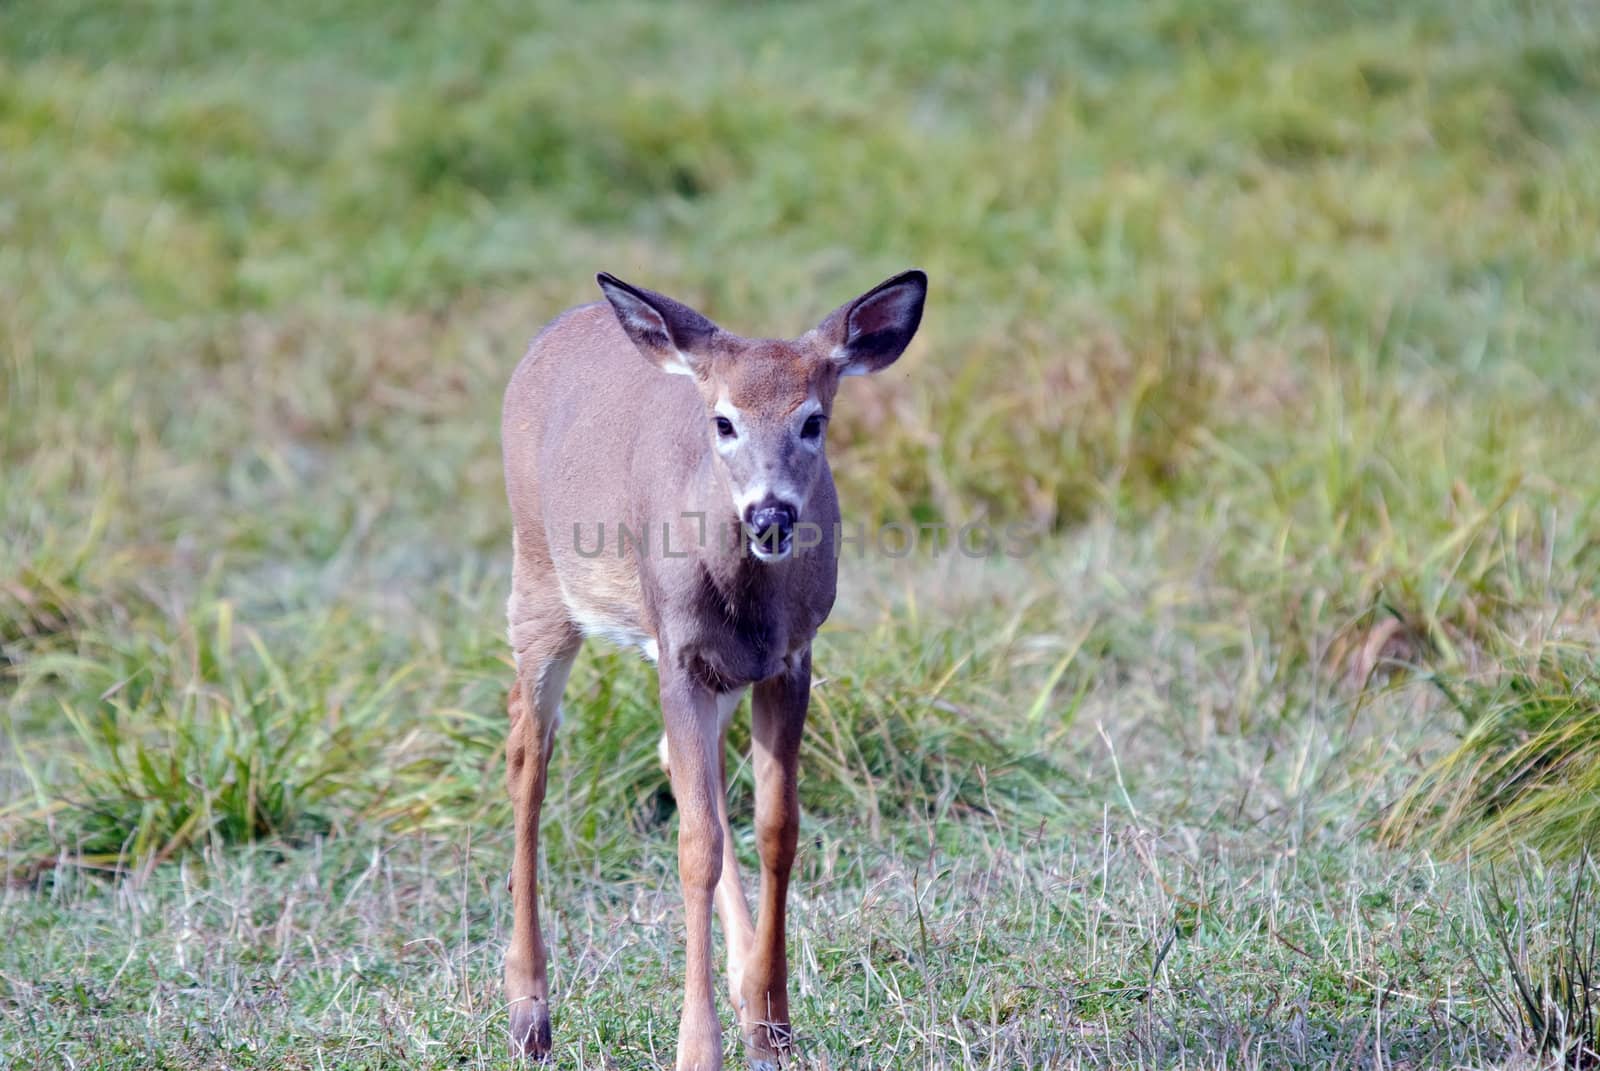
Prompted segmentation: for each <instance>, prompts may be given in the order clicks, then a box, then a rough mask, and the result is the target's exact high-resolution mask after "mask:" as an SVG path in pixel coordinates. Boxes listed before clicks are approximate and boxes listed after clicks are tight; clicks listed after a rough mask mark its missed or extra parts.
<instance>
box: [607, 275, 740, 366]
mask: <svg viewBox="0 0 1600 1071" xmlns="http://www.w3.org/2000/svg"><path fill="white" fill-rule="evenodd" d="M595 282H597V283H599V284H600V291H601V292H602V293H603V294H605V296H606V300H607V301H609V302H611V308H612V311H614V312H615V313H616V314H617V322H618V323H619V324H621V325H622V330H623V331H625V332H627V335H628V337H629V338H630V339H632V340H633V344H634V345H635V346H637V347H639V352H640V353H642V354H644V356H645V358H646V359H647V360H649V361H650V362H651V363H652V364H654V365H655V366H656V367H657V368H659V369H661V370H662V371H663V372H671V373H672V374H674V375H682V376H693V375H699V374H700V372H701V371H702V370H703V369H704V367H705V363H706V361H707V359H708V358H709V356H710V343H711V339H712V337H713V336H714V335H716V333H717V325H716V324H714V323H712V322H711V321H710V320H708V319H706V318H705V317H704V316H701V315H700V314H699V313H698V312H695V311H694V310H693V309H691V308H690V307H689V306H687V305H685V304H683V303H682V302H679V301H673V300H672V299H671V298H669V297H667V296H666V295H664V294H658V293H656V292H655V291H653V290H646V289H644V288H643V287H640V286H630V285H629V284H627V283H625V282H623V281H622V280H621V279H618V278H617V277H616V276H615V275H612V274H610V273H609V272H601V273H600V274H599V275H596V276H595Z"/></svg>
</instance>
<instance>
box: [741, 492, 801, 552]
mask: <svg viewBox="0 0 1600 1071" xmlns="http://www.w3.org/2000/svg"><path fill="white" fill-rule="evenodd" d="M794 522H795V510H794V507H793V506H791V505H789V504H788V503H787V502H780V501H779V500H777V499H775V498H768V499H765V500H763V501H761V502H758V503H754V504H752V505H751V506H750V507H749V508H748V509H746V510H745V511H744V523H745V526H746V527H747V528H749V529H750V531H751V532H752V533H754V535H755V537H756V539H757V541H764V540H771V539H775V540H776V542H777V544H779V545H782V544H785V543H787V542H788V541H789V536H790V535H791V534H792V533H793V532H794Z"/></svg>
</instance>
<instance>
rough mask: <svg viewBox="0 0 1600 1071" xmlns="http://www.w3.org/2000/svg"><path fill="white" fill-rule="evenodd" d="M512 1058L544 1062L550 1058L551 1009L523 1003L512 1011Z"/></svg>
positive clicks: (544, 1005)
mask: <svg viewBox="0 0 1600 1071" xmlns="http://www.w3.org/2000/svg"><path fill="white" fill-rule="evenodd" d="M511 1058H512V1059H513V1060H517V1059H522V1060H532V1061H538V1062H542V1061H544V1060H548V1059H549V1058H550V1008H549V1006H548V1005H546V1004H545V1003H544V1002H543V1001H537V1002H536V1001H532V1000H528V1001H522V1002H519V1003H518V1004H516V1005H514V1006H513V1007H512V1009H511Z"/></svg>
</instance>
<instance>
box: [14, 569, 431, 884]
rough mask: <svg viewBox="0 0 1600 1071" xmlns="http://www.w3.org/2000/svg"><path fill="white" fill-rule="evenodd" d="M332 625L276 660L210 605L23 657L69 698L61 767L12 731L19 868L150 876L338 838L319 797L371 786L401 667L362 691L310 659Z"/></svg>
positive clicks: (352, 797)
mask: <svg viewBox="0 0 1600 1071" xmlns="http://www.w3.org/2000/svg"><path fill="white" fill-rule="evenodd" d="M340 627H341V622H339V621H338V619H337V618H330V619H328V620H325V621H323V622H319V623H316V624H315V625H313V626H312V627H311V629H310V630H309V631H308V633H307V634H305V635H302V636H301V637H299V641H300V642H299V643H283V644H282V645H281V647H280V654H279V655H274V653H273V651H272V649H271V648H270V647H269V646H268V644H267V642H266V641H265V640H264V638H263V637H262V636H261V635H260V634H259V633H258V632H256V631H255V630H253V629H250V628H248V627H247V628H244V629H241V630H239V632H240V634H239V635H236V634H235V613H234V606H233V604H232V603H231V602H229V601H227V600H216V601H212V602H209V603H207V604H204V605H202V606H200V607H196V608H193V609H192V610H191V611H190V612H189V614H188V615H187V616H186V617H185V619H184V621H183V623H182V625H181V626H180V627H179V629H178V630H177V631H175V632H168V633H165V634H161V633H148V632H141V633H140V634H137V635H135V636H130V637H127V638H126V639H125V640H123V641H122V642H112V641H108V640H106V639H104V638H103V637H92V638H90V639H88V640H86V641H85V642H84V643H83V644H82V646H81V647H80V650H79V651H78V652H77V653H76V654H73V655H71V656H68V655H56V656H46V657H43V658H38V659H34V660H31V668H32V672H33V674H35V675H36V679H37V678H43V680H44V681H45V682H48V679H49V678H50V677H57V678H58V679H60V678H68V677H76V678H78V679H77V684H78V687H77V688H76V689H74V691H73V692H72V693H68V694H65V695H62V696H61V697H60V699H59V706H58V714H59V717H60V720H61V722H62V723H63V725H64V726H65V727H66V728H67V729H68V730H69V740H70V743H69V744H68V745H67V746H66V747H65V750H64V752H63V754H64V755H65V756H66V760H67V761H66V763H65V769H60V768H57V767H58V766H59V764H58V763H56V762H54V761H52V759H53V758H54V756H53V755H52V754H49V753H46V752H44V751H42V750H41V749H39V748H38V747H34V746H30V745H29V743H28V741H27V740H25V739H23V738H20V737H19V736H17V734H16V730H15V728H13V731H12V741H11V743H12V745H13V747H14V748H15V750H16V753H17V755H18V758H19V759H20V761H21V763H22V765H23V769H24V770H25V772H26V773H27V776H28V782H29V789H30V797H31V798H25V799H23V800H21V801H19V802H18V803H17V804H14V805H12V806H11V807H8V808H7V809H6V810H7V812H8V813H7V815H6V817H8V818H9V819H11V823H10V824H12V825H13V827H14V828H15V827H20V832H19V833H18V834H17V837H18V840H19V841H20V844H19V845H18V846H17V851H16V853H15V857H14V862H15V863H16V864H17V865H19V866H20V869H22V870H23V871H27V870H29V869H30V868H38V867H41V866H48V865H52V864H53V863H54V861H56V860H58V859H60V858H63V857H69V858H71V859H73V860H75V861H77V862H78V863H79V864H80V865H88V866H95V867H101V868H104V869H107V870H110V871H118V870H122V869H125V868H133V867H136V868H139V869H141V870H144V871H148V869H149V868H150V867H153V866H155V865H157V864H159V863H161V862H163V861H165V860H167V859H169V858H171V857H173V855H174V854H175V853H177V852H179V851H182V850H185V849H188V848H191V847H193V846H197V845H229V844H245V843H250V842H253V841H257V840H264V839H272V840H278V841H282V842H284V843H288V844H294V843H297V842H301V841H304V840H305V839H306V838H308V837H310V836H312V835H314V834H324V833H327V832H329V831H330V830H332V829H333V828H335V823H336V818H335V813H334V812H330V811H328V810H325V809H324V805H325V804H326V803H327V802H328V801H330V800H340V801H341V802H342V803H343V804H346V805H348V804H350V803H355V802H357V801H358V800H360V799H362V798H366V799H368V800H372V799H374V798H375V793H376V792H378V791H379V790H378V787H377V786H375V785H374V784H373V783H372V781H371V779H370V776H369V774H370V772H371V770H372V767H373V765H374V764H375V762H376V759H377V756H378V755H379V753H380V752H381V751H382V748H383V745H384V743H385V736H386V730H387V728H388V726H387V717H388V714H389V713H390V710H391V707H390V704H391V701H392V699H393V696H394V692H395V690H396V688H397V687H398V686H399V684H400V682H401V681H403V679H404V678H405V675H406V672H407V670H406V668H405V667H404V666H401V667H399V668H396V669H394V670H393V671H392V672H389V673H387V674H380V675H376V676H374V677H373V678H371V679H370V680H369V679H363V680H361V681H360V683H359V684H357V682H356V681H352V680H350V679H348V678H346V679H341V678H339V677H338V676H336V675H331V674H330V673H329V670H328V667H327V665H326V664H325V663H322V662H320V661H318V660H317V659H315V658H311V659H308V658H306V657H304V655H305V652H306V651H308V650H310V651H318V650H319V649H320V647H319V644H318V641H319V640H326V638H327V633H326V631H323V630H333V629H338V628H340ZM319 631H320V632H322V635H320V636H319V635H318V633H319ZM296 648H298V650H297V649H296ZM57 746H60V745H57Z"/></svg>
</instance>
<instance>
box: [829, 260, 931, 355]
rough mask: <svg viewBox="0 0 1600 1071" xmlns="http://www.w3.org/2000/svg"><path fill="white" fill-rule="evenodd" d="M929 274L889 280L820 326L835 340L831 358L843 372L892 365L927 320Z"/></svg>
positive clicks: (902, 275)
mask: <svg viewBox="0 0 1600 1071" xmlns="http://www.w3.org/2000/svg"><path fill="white" fill-rule="evenodd" d="M927 296H928V277H927V276H926V275H925V274H923V273H922V272H920V271H917V270H916V269H914V268H913V269H912V270H911V271H906V272H901V273H900V274H899V275H896V276H894V277H893V278H892V279H885V280H884V281H883V282H881V283H879V284H878V285H877V286H875V287H873V288H872V289H871V290H868V291H867V292H866V293H865V294H862V295H861V296H860V297H858V298H856V299H855V300H854V301H852V302H850V303H849V304H847V305H841V306H840V307H839V308H837V309H835V310H834V311H833V313H832V314H831V315H830V316H829V317H828V318H827V319H826V320H823V321H822V323H821V324H819V325H818V326H817V328H816V331H817V334H819V335H821V336H822V338H823V339H824V340H825V341H826V342H828V343H831V344H832V346H833V351H832V354H831V359H832V360H833V362H834V363H835V364H837V365H838V366H839V374H840V375H842V376H861V375H866V374H868V373H870V372H878V371H882V370H883V369H885V368H887V367H889V366H890V365H891V364H893V363H894V362H895V361H896V360H897V359H898V358H899V357H900V355H901V354H902V353H904V352H905V349H906V346H908V345H909V344H910V343H911V336H912V335H915V334H916V333H917V325H918V324H920V323H921V322H922V303H923V301H925V300H926V299H927Z"/></svg>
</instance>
